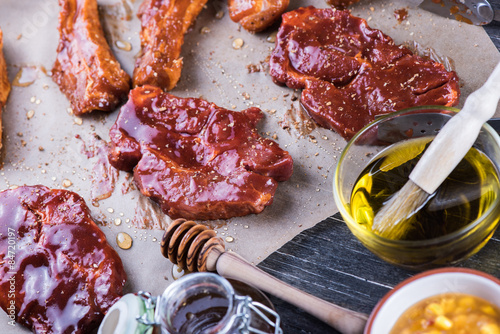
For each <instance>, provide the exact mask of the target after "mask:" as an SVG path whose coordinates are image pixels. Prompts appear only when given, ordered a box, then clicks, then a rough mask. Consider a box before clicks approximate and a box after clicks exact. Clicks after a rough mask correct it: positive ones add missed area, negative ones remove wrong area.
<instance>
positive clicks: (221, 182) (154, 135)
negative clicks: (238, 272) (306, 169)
mask: <svg viewBox="0 0 500 334" xmlns="http://www.w3.org/2000/svg"><path fill="white" fill-rule="evenodd" d="M261 118H262V112H261V111H260V109H258V108H249V109H246V110H243V111H241V112H236V111H230V110H227V109H223V108H220V107H218V106H216V105H215V104H213V103H210V102H207V101H204V100H201V99H195V98H179V97H175V96H173V95H170V94H167V93H163V92H162V90H161V89H159V88H157V87H152V86H144V87H139V88H135V89H133V90H132V91H131V92H130V95H129V101H128V102H127V103H126V104H125V105H124V106H123V107H122V109H121V111H120V114H119V115H118V119H117V120H116V123H115V124H114V125H113V126H112V128H111V130H110V140H111V145H112V146H111V152H110V155H109V160H110V162H111V164H112V165H113V166H115V167H116V168H118V169H121V170H125V171H132V170H133V172H134V180H135V182H136V183H137V185H138V187H139V189H140V190H141V192H142V193H143V194H144V195H146V196H149V197H151V198H152V199H153V200H154V201H156V202H158V203H159V204H160V206H161V208H162V210H163V211H164V212H165V213H166V214H168V215H169V216H170V217H171V218H179V217H183V218H187V219H226V218H230V217H237V216H244V215H247V214H251V213H259V212H261V211H262V210H263V209H264V208H265V207H266V206H268V205H270V204H271V203H272V201H273V196H274V193H275V191H276V188H277V183H278V182H277V181H285V180H287V179H288V178H290V176H291V174H292V169H293V161H292V158H291V156H290V155H289V154H288V152H286V151H283V150H282V149H281V148H279V147H278V144H277V143H276V142H274V141H272V140H269V139H265V138H263V137H261V136H260V135H259V134H258V132H257V129H256V128H255V125H256V124H257V122H258V121H259V120H260V119H261Z"/></svg>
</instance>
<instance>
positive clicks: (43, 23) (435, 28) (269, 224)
mask: <svg viewBox="0 0 500 334" xmlns="http://www.w3.org/2000/svg"><path fill="white" fill-rule="evenodd" d="M122 1H123V2H120V0H106V1H104V0H103V1H99V2H100V4H101V5H103V6H104V9H105V10H104V11H103V12H106V13H110V12H114V13H115V14H116V16H117V18H114V19H113V18H111V17H110V16H109V15H103V19H104V20H105V22H106V27H107V30H108V32H109V33H110V36H109V37H110V40H111V41H112V46H113V49H114V51H115V53H116V55H117V57H118V59H119V60H120V62H121V64H122V66H123V67H124V68H125V70H126V71H128V72H129V73H131V72H132V69H133V64H134V57H135V55H136V54H137V53H138V52H139V36H138V33H139V27H140V26H139V22H138V19H137V17H136V16H135V13H136V10H137V8H138V6H139V5H140V0H137V1H135V2H128V0H122ZM0 2H1V4H0V26H1V28H2V29H3V31H4V38H5V43H4V52H5V54H6V59H7V62H8V64H9V74H10V78H11V80H12V79H13V78H14V77H15V75H16V73H17V72H18V71H19V69H20V68H21V67H24V66H28V65H29V66H36V67H37V68H38V72H37V76H38V77H37V79H36V81H35V82H34V83H33V84H32V85H30V86H28V87H13V90H12V93H11V96H10V98H9V101H8V105H7V107H6V111H5V113H4V116H3V119H4V148H3V168H2V169H1V170H0V189H2V190H3V189H7V188H9V187H12V186H15V185H23V184H27V185H34V184H43V185H46V186H48V187H51V188H64V186H63V183H64V181H65V180H67V181H70V182H71V185H70V186H68V185H69V183H68V182H67V181H66V183H65V184H66V186H68V187H67V189H68V190H72V191H75V192H77V193H79V194H80V195H81V196H83V197H84V198H85V199H86V201H87V204H88V205H89V207H90V208H91V210H92V213H93V216H94V217H95V218H96V220H99V221H101V222H103V223H104V225H103V226H102V229H103V230H104V232H105V233H106V235H107V237H108V241H109V242H110V244H111V245H112V246H113V247H115V248H116V249H117V251H118V253H119V254H120V256H121V258H122V260H123V262H124V264H125V268H126V271H127V274H128V276H129V281H128V283H127V286H126V292H134V291H138V290H145V291H149V292H152V293H154V294H160V293H161V292H162V291H163V290H164V289H165V288H166V286H167V285H168V284H170V283H172V282H173V280H174V279H173V276H172V270H173V268H172V265H171V264H170V262H169V261H168V260H166V259H164V258H163V257H162V256H161V254H160V246H159V242H160V240H161V236H162V234H163V231H162V230H141V229H137V228H135V227H134V226H133V224H132V221H133V220H134V219H136V218H137V214H136V211H137V210H136V206H137V203H138V202H139V200H140V199H141V195H140V193H139V192H138V191H137V190H132V191H130V192H128V193H126V194H122V188H124V187H125V186H126V185H127V184H128V182H129V181H128V180H127V178H126V176H127V175H126V173H123V172H121V173H120V177H119V179H118V181H117V182H116V189H115V191H114V193H113V195H112V196H111V197H110V198H108V199H106V200H102V201H100V202H99V206H98V207H96V206H93V205H92V204H91V188H92V183H91V180H92V177H93V175H92V173H93V172H92V170H93V168H94V166H95V165H96V158H90V159H89V158H87V157H86V156H85V155H84V154H83V153H82V150H83V145H84V143H85V144H86V145H89V143H90V142H91V141H92V138H93V136H94V134H97V135H99V136H100V137H102V138H103V139H104V140H107V139H108V131H109V128H110V127H111V125H112V124H113V122H114V121H115V119H116V116H117V111H115V112H113V113H111V114H104V113H95V114H93V115H90V116H85V117H82V118H81V119H77V118H75V117H74V116H72V115H70V114H69V113H68V108H69V106H70V105H69V102H68V101H67V99H66V97H65V96H64V95H63V94H62V93H60V91H59V88H58V87H57V85H55V84H54V83H53V82H52V80H51V78H50V77H49V76H48V75H46V74H44V73H43V71H41V68H42V67H44V68H45V69H47V70H50V69H51V68H52V65H53V63H54V60H55V55H56V47H57V42H58V32H57V20H58V10H59V8H58V6H57V1H56V0H43V1H27V0H0ZM291 2H292V3H291V5H290V9H294V8H297V7H299V6H301V5H304V6H305V5H315V6H317V7H327V5H326V3H325V2H324V1H321V0H315V1H313V0H308V1H293V0H292V1H291ZM127 6H130V9H131V10H130V11H127V10H125V9H124V8H126V7H127ZM406 7H407V3H406V2H404V1H399V0H395V1H391V2H388V1H385V0H378V1H376V0H374V1H364V0H362V1H361V2H360V3H359V4H358V5H356V6H354V7H353V8H352V11H353V14H355V15H357V16H361V17H363V18H365V19H367V20H368V21H369V24H370V26H371V27H373V28H378V29H381V30H382V31H384V32H385V33H386V34H388V35H390V36H391V37H393V39H394V40H395V41H396V43H398V44H399V43H403V42H406V41H417V42H418V43H420V44H421V45H422V46H424V47H432V48H433V49H435V50H436V51H437V53H439V54H440V55H443V56H449V57H451V58H452V59H453V60H454V62H455V66H456V71H457V73H458V75H459V77H460V78H461V83H462V98H461V105H462V104H463V101H464V100H465V97H467V95H468V94H469V93H470V92H471V91H473V90H475V89H477V88H479V87H480V85H481V84H482V83H483V82H484V81H485V80H486V78H487V77H488V74H489V73H490V72H491V70H492V69H493V67H494V66H495V64H496V63H497V62H498V61H499V60H500V54H499V52H498V51H497V49H496V48H495V47H494V45H493V43H492V42H491V41H490V40H489V38H488V36H487V35H486V33H485V32H484V30H483V29H482V28H481V27H476V26H470V25H467V24H463V23H459V22H457V21H452V20H448V19H444V18H441V17H438V16H435V15H433V14H431V13H428V12H425V11H423V10H420V9H416V8H408V12H409V16H408V18H407V19H406V20H404V21H403V22H401V23H399V22H398V20H397V19H396V17H395V15H394V11H395V10H396V9H401V8H406ZM220 11H222V12H223V13H224V16H223V17H222V18H221V19H218V18H217V13H219V12H220ZM127 14H128V15H129V16H130V20H127V17H126V16H127ZM277 29H278V25H275V26H274V27H272V28H271V29H269V30H268V31H266V32H264V33H260V34H255V35H252V34H250V33H248V32H246V31H245V30H243V29H240V28H239V26H238V25H237V24H235V23H233V22H232V21H231V20H230V18H229V15H228V13H227V8H226V2H225V1H222V0H213V1H210V2H209V3H208V4H207V6H206V8H205V9H204V10H203V11H202V13H201V16H200V17H199V18H198V20H197V21H196V23H195V25H194V26H193V28H192V30H191V31H190V32H189V33H188V34H187V35H186V37H185V45H184V48H183V53H182V55H183V57H184V69H183V72H182V78H181V80H180V82H179V84H178V86H177V87H176V88H175V89H174V90H173V91H172V93H173V94H175V95H179V96H185V97H203V98H204V99H207V100H209V101H212V102H215V103H216V104H218V105H219V106H222V107H225V108H228V109H235V110H242V109H244V108H247V107H249V106H259V107H261V108H262V109H263V110H264V111H265V112H266V117H265V118H264V120H263V121H262V122H261V123H260V125H259V126H260V130H261V132H262V133H263V135H264V136H267V137H273V136H274V137H275V138H276V139H275V140H276V141H277V142H278V143H279V145H280V146H281V147H283V148H285V149H287V150H288V151H289V152H290V153H291V155H292V156H293V158H294V162H295V164H294V174H293V177H292V178H291V179H290V180H289V181H287V182H284V183H281V184H280V185H279V187H278V191H277V193H276V196H275V199H274V203H273V205H272V206H270V207H268V208H266V209H265V210H264V212H263V213H261V214H259V215H251V216H247V217H242V218H234V219H230V220H227V221H217V222H211V225H212V226H216V227H217V231H218V233H219V235H221V236H222V237H223V238H227V237H229V238H228V240H229V241H231V240H234V241H232V242H227V243H226V245H227V248H229V249H231V250H233V251H235V252H237V253H239V254H240V255H242V256H243V257H245V258H246V259H248V260H250V261H251V262H253V263H258V262H259V261H261V260H263V259H264V258H265V257H267V256H268V255H269V254H271V253H272V252H273V251H275V250H276V249H278V248H279V247H280V246H282V245H283V244H284V243H286V242H287V241H289V240H290V239H291V238H293V237H294V236H295V235H297V234H298V233H300V232H301V231H302V230H304V229H306V228H309V227H311V226H313V225H314V224H315V223H317V222H319V221H321V220H322V219H324V218H326V217H328V216H330V215H332V214H334V213H336V212H337V208H336V206H335V204H334V202H333V196H332V180H333V172H334V168H335V165H336V163H337V159H338V158H339V156H340V154H341V152H342V149H343V148H344V146H345V145H346V142H345V140H343V139H342V138H341V137H340V136H339V135H337V134H336V133H334V132H332V131H329V130H325V129H321V128H314V127H313V128H312V129H307V127H306V126H304V122H305V121H306V120H307V116H305V115H304V114H303V112H301V109H300V105H299V99H298V97H299V96H300V92H296V91H293V90H291V89H289V88H286V87H279V86H276V85H275V84H273V83H272V80H271V77H270V76H269V74H267V67H266V66H265V62H266V58H267V57H268V55H269V54H270V52H271V50H272V49H273V47H274V44H273V43H270V42H269V41H267V39H268V37H269V36H270V35H272V33H273V32H275V31H277ZM237 38H241V39H242V40H243V41H244V45H243V47H242V48H241V49H234V48H233V46H232V44H233V41H234V40H235V39H237ZM118 40H121V41H128V42H130V43H131V45H132V49H131V51H124V50H121V49H119V48H118V47H116V45H115V42H116V41H118ZM262 64H264V65H262ZM249 65H255V66H254V67H262V71H260V72H255V73H249V70H248V69H247V67H248V66H249ZM27 115H30V116H31V115H32V117H31V118H29V117H28V116H27ZM497 115H500V112H499V110H497ZM76 135H79V136H80V137H81V138H80V139H78V138H76V137H75V136H76ZM140 202H141V203H142V204H141V205H142V208H143V210H149V212H150V215H151V219H152V220H154V219H156V220H157V221H159V223H162V224H168V222H170V219H169V218H168V217H166V216H164V215H162V214H161V213H160V212H159V211H158V210H157V208H156V207H155V206H154V205H151V204H150V202H149V201H147V200H144V199H141V200H140ZM117 219H119V220H121V222H122V223H121V224H120V225H119V226H117V225H115V224H114V222H115V221H116V220H117ZM121 231H124V232H127V233H129V234H130V235H131V236H132V237H133V241H134V243H133V246H132V248H131V249H129V250H121V249H119V248H118V247H117V244H116V235H117V233H119V232H121ZM353 238H354V237H353ZM333 265H334V264H332V266H333ZM0 319H4V320H0V331H1V332H2V333H9V334H10V333H25V332H27V330H26V329H23V328H22V327H21V326H20V325H16V326H15V327H12V326H9V325H7V321H8V318H7V317H6V316H5V315H2V316H0Z"/></svg>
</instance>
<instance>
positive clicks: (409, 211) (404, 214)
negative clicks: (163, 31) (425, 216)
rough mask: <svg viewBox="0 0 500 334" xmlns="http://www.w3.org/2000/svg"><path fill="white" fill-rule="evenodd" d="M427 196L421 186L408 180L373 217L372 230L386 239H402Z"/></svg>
mask: <svg viewBox="0 0 500 334" xmlns="http://www.w3.org/2000/svg"><path fill="white" fill-rule="evenodd" d="M428 197H429V194H428V193H426V192H425V191H424V190H423V189H422V188H420V187H419V186H418V185H416V184H415V183H413V182H412V181H411V180H408V182H406V184H405V185H404V186H403V188H401V190H400V191H398V192H397V193H395V194H394V195H393V196H392V198H391V199H390V200H389V202H387V204H386V205H384V206H383V207H382V208H381V209H380V210H379V211H378V212H377V214H376V215H375V218H374V219H373V225H372V230H373V232H375V233H376V234H378V235H380V236H382V237H384V238H388V239H398V240H399V239H402V238H404V237H405V235H406V234H407V233H408V230H409V229H410V228H411V226H412V225H413V220H414V219H415V218H414V217H415V215H414V213H415V211H418V210H419V209H420V207H421V206H422V205H424V204H425V201H426V200H427V198H428Z"/></svg>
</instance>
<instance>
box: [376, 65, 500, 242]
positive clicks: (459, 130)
mask: <svg viewBox="0 0 500 334" xmlns="http://www.w3.org/2000/svg"><path fill="white" fill-rule="evenodd" d="M499 99H500V63H499V64H497V66H496V67H495V69H494V70H493V73H492V74H491V75H490V77H489V78H488V80H487V81H486V83H485V84H484V85H483V86H482V87H481V88H479V89H478V90H477V91H475V92H473V93H472V94H470V95H469V97H468V98H467V100H466V101H465V104H464V107H463V108H462V110H461V111H460V112H458V113H457V114H456V115H455V116H453V117H452V118H451V119H450V120H449V121H448V122H447V123H446V124H445V125H444V126H443V128H442V129H441V131H440V132H439V133H438V134H437V136H436V138H434V140H433V141H432V143H431V144H430V145H429V147H428V148H427V150H426V151H425V152H424V154H423V155H422V158H421V159H420V160H419V162H418V163H417V165H416V166H415V168H414V169H413V170H412V172H411V173H410V176H409V180H408V182H407V183H406V184H405V185H404V186H403V187H402V188H401V190H399V191H398V192H396V193H395V194H394V195H392V197H391V198H390V199H389V201H387V203H386V204H385V205H384V206H382V208H381V209H380V210H379V211H378V212H377V214H376V215H375V218H374V219H373V225H372V230H373V232H375V233H377V234H378V235H380V236H382V237H386V238H389V239H401V238H402V237H404V235H405V234H406V232H407V231H408V229H409V227H410V226H411V218H412V217H413V216H414V215H413V214H414V213H415V212H417V211H418V210H419V209H420V208H421V207H422V206H423V205H425V202H426V200H427V198H428V197H429V196H430V195H431V194H433V193H434V192H435V191H436V190H437V188H438V187H439V186H440V185H441V183H443V181H444V180H445V179H446V178H447V177H448V175H450V173H451V172H452V171H453V169H455V167H456V166H457V165H458V163H459V162H460V161H461V160H462V159H463V158H464V156H465V155H466V154H467V152H468V151H469V149H470V148H471V147H472V145H473V144H474V142H475V141H476V139H477V137H478V135H479V131H480V130H481V127H482V126H483V124H484V123H485V122H486V121H487V120H488V119H490V118H491V117H492V116H493V115H494V113H495V110H496V107H497V104H498V100H499Z"/></svg>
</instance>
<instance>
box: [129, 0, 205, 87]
mask: <svg viewBox="0 0 500 334" xmlns="http://www.w3.org/2000/svg"><path fill="white" fill-rule="evenodd" d="M206 3H207V0H144V2H143V3H142V4H141V7H140V8H139V13H138V14H137V15H138V16H139V18H140V20H141V23H142V30H141V47H142V51H141V55H140V56H139V58H137V61H136V64H135V69H134V87H137V86H143V85H153V86H157V87H160V88H162V89H165V90H171V89H173V88H174V87H175V85H176V84H177V81H179V78H180V76H181V70H182V58H180V54H181V47H182V44H183V43H184V34H185V33H186V31H187V30H188V28H189V27H190V26H191V25H192V24H193V22H194V20H195V19H196V17H197V16H198V14H199V13H200V12H201V10H202V9H203V6H205V4H206Z"/></svg>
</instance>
